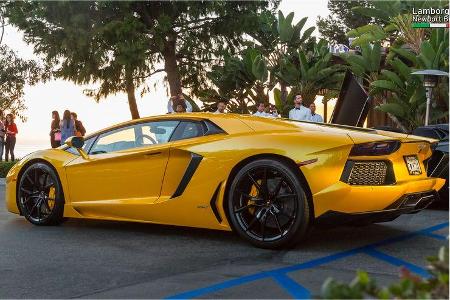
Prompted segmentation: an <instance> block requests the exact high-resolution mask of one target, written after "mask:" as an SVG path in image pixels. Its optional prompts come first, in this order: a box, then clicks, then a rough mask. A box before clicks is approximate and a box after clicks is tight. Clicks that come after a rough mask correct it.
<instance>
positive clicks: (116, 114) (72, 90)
mask: <svg viewBox="0 0 450 300" xmlns="http://www.w3.org/2000/svg"><path fill="white" fill-rule="evenodd" d="M279 9H280V10H281V11H282V12H283V13H284V14H285V15H286V14H288V13H290V12H294V13H295V16H294V21H298V20H300V19H301V18H303V17H308V20H307V22H306V25H305V28H308V27H310V26H315V22H316V19H317V16H326V15H328V14H329V10H328V8H327V0H282V2H281V4H280V6H279ZM315 34H316V35H317V34H318V33H317V31H316V33H315ZM2 44H6V45H7V46H9V47H10V48H12V49H13V50H14V51H16V52H17V53H18V55H19V56H20V57H22V58H26V59H31V58H34V57H35V56H34V54H33V47H32V46H30V45H27V44H26V43H25V42H24V41H23V34H22V33H21V32H19V31H17V29H15V28H13V27H11V26H8V27H7V28H6V29H5V34H4V37H3V41H2ZM158 75H159V76H158V77H156V76H155V78H154V79H152V81H151V82H150V86H153V84H154V83H157V87H156V89H153V90H152V91H151V92H150V93H147V94H145V95H144V96H143V97H140V95H139V92H137V93H136V97H137V104H138V108H139V112H140V115H141V117H143V116H151V115H159V114H165V113H166V107H167V100H168V96H167V91H166V88H165V87H164V86H163V84H162V77H163V74H158ZM89 87H95V84H93V85H92V86H79V85H75V84H74V83H72V82H69V81H64V80H52V81H49V82H46V83H40V84H37V85H34V86H27V87H26V88H25V97H24V98H25V103H26V106H27V107H28V108H27V110H26V111H25V112H24V115H25V116H26V117H27V121H26V122H25V123H22V122H21V121H20V120H18V119H17V120H16V123H17V126H18V128H19V134H18V136H17V146H16V148H17V149H18V150H19V152H20V151H22V152H23V151H25V152H26V150H23V149H25V148H26V149H31V148H33V147H34V148H43V147H48V146H49V144H50V141H49V131H50V122H51V112H52V111H53V110H57V111H59V112H60V115H61V116H62V113H63V111H64V110H65V109H69V110H70V111H75V112H76V113H77V114H78V119H79V120H81V121H82V122H83V124H84V126H85V128H86V130H87V132H88V133H89V132H93V131H96V130H99V129H102V128H105V127H107V126H110V125H113V124H116V123H119V122H122V121H126V120H129V119H130V118H131V115H130V112H129V108H128V102H127V97H126V94H124V93H118V94H116V95H112V96H109V97H108V98H106V99H102V100H100V102H99V103H96V102H95V101H94V100H93V99H92V98H90V97H88V96H85V95H84V94H83V90H84V89H86V88H89ZM320 110H321V108H320V107H318V112H320ZM21 147H22V150H20V149H21ZM30 147H31V148H30ZM33 150H34V149H33ZM19 155H20V154H19Z"/></svg>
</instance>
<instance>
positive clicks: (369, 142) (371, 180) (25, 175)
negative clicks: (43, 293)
mask: <svg viewBox="0 0 450 300" xmlns="http://www.w3.org/2000/svg"><path fill="white" fill-rule="evenodd" d="M433 142H434V140H431V139H426V138H422V137H416V136H408V135H405V134H398V133H392V132H384V131H376V130H372V129H363V128H356V127H347V126H336V125H329V124H316V123H309V122H296V121H290V120H285V119H269V118H261V117H254V116H243V115H234V114H211V113H193V114H171V115H164V116H156V117H150V118H144V119H139V120H133V121H130V122H126V123H122V124H119V125H117V126H113V127H110V128H107V129H105V130H101V131H99V132H97V133H94V134H92V135H90V136H88V137H86V138H85V139H83V138H79V137H72V138H70V139H69V140H68V141H66V145H64V146H61V147H60V148H57V149H50V150H43V151H38V152H35V153H32V154H30V155H28V156H27V157H25V158H23V159H22V160H21V161H20V162H19V163H17V164H16V165H15V166H14V167H13V168H12V169H11V171H10V172H9V173H8V175H7V178H6V183H7V186H6V204H7V208H8V210H9V211H10V212H13V213H16V214H20V215H23V216H25V218H26V219H27V220H28V221H30V222H31V223H33V224H36V225H54V224H59V223H61V222H62V221H63V220H64V218H89V219H103V220H122V221H136V222H149V223H158V224H170V225H179V226H192V227H201V228H210V229H219V230H235V231H236V232H237V233H238V234H239V235H241V236H242V237H243V238H244V239H246V240H248V241H249V242H251V243H253V244H254V245H256V246H259V247H264V248H279V247H283V246H289V245H293V244H295V243H296V242H298V241H299V240H300V239H302V238H303V237H305V235H306V233H307V232H308V229H309V228H310V227H311V226H312V225H313V224H320V223H322V224H328V225H330V224H331V225H337V224H343V223H372V222H383V221H389V220H393V219H395V218H396V217H398V216H399V215H400V214H403V213H414V212H417V211H419V210H421V209H423V208H425V207H426V206H427V205H429V204H430V203H431V202H432V201H433V199H434V198H435V197H436V191H438V190H439V189H440V188H441V187H442V186H443V184H444V180H443V179H439V178H429V177H427V175H426V174H427V172H426V165H427V159H428V158H429V157H430V155H431V148H430V146H431V143H433Z"/></svg>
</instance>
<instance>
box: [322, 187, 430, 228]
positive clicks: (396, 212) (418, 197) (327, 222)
mask: <svg viewBox="0 0 450 300" xmlns="http://www.w3.org/2000/svg"><path fill="white" fill-rule="evenodd" d="M437 200H439V194H438V193H437V192H436V191H434V190H432V191H427V192H419V193H410V194H405V195H403V196H402V197H400V198H399V199H398V200H397V201H395V202H394V203H392V204H391V205H389V206H388V207H386V208H385V209H383V210H378V211H368V212H361V213H343V212H338V211H327V212H326V213H324V214H322V215H321V216H320V217H318V218H317V219H316V224H317V225H319V226H326V227H330V226H336V225H366V224H371V223H379V222H388V221H392V220H394V219H395V218H397V217H398V216H400V215H402V214H412V213H416V212H419V211H421V210H422V209H424V208H426V207H428V205H430V204H431V203H432V202H434V201H437Z"/></svg>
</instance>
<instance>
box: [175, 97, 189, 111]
mask: <svg viewBox="0 0 450 300" xmlns="http://www.w3.org/2000/svg"><path fill="white" fill-rule="evenodd" d="M172 110H173V112H172V113H185V112H186V102H185V101H184V99H180V98H176V99H174V101H173V104H172Z"/></svg>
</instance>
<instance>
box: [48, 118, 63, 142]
mask: <svg viewBox="0 0 450 300" xmlns="http://www.w3.org/2000/svg"><path fill="white" fill-rule="evenodd" d="M59 122H61V119H60V118H59V113H58V112H57V111H56V110H54V111H52V123H51V124H50V145H51V146H52V148H58V147H59V146H61V130H60V128H59Z"/></svg>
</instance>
